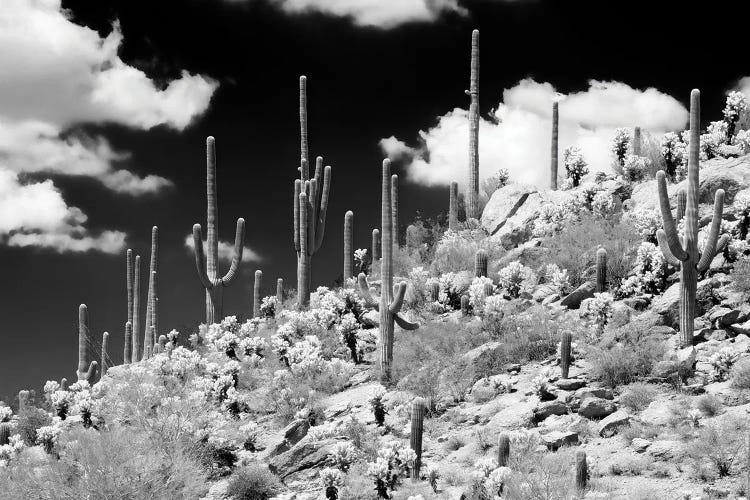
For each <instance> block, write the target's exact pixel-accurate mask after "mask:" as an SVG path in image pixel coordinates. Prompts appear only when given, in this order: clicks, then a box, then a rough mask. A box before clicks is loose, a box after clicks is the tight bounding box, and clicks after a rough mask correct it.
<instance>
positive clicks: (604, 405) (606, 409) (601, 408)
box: [578, 397, 617, 418]
mask: <svg viewBox="0 0 750 500" xmlns="http://www.w3.org/2000/svg"><path fill="white" fill-rule="evenodd" d="M616 411H617V406H615V403H614V402H612V401H610V400H608V399H602V398H597V397H591V398H586V399H584V400H583V401H581V406H580V407H579V408H578V414H579V415H580V416H582V417H586V418H604V417H606V416H608V415H611V414H613V413H614V412H616Z"/></svg>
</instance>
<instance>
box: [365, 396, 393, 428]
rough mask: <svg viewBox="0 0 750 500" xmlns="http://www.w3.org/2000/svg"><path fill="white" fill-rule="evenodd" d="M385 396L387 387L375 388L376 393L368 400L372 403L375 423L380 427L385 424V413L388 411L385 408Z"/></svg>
mask: <svg viewBox="0 0 750 500" xmlns="http://www.w3.org/2000/svg"><path fill="white" fill-rule="evenodd" d="M384 397H385V388H383V387H378V388H377V389H375V393H374V394H373V395H372V396H370V398H369V399H368V400H367V402H368V403H370V407H371V408H372V413H373V415H374V416H375V423H376V424H377V425H378V427H382V426H383V424H384V423H385V415H386V414H387V413H388V412H387V411H386V410H385V403H383V398H384Z"/></svg>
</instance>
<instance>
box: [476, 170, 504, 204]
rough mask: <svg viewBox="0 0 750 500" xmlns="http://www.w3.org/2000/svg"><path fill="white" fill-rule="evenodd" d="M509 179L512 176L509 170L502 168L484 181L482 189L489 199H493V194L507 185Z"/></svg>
mask: <svg viewBox="0 0 750 500" xmlns="http://www.w3.org/2000/svg"><path fill="white" fill-rule="evenodd" d="M509 179H510V174H509V173H508V170H506V169H504V168H501V169H500V170H498V171H497V172H495V173H494V174H492V175H491V176H489V177H487V178H486V179H485V180H484V181H482V189H484V193H485V194H486V195H487V198H488V199H489V198H492V194H493V193H494V192H495V191H497V190H498V189H500V188H501V187H503V186H505V185H507V184H508V180H509Z"/></svg>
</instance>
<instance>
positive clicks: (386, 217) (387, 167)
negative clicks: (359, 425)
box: [358, 159, 419, 382]
mask: <svg viewBox="0 0 750 500" xmlns="http://www.w3.org/2000/svg"><path fill="white" fill-rule="evenodd" d="M390 176H391V161H390V160H388V159H386V160H383V177H382V181H383V182H382V198H381V205H380V219H381V226H382V228H383V233H382V238H381V248H382V251H383V260H382V262H381V272H380V274H381V281H380V283H381V290H380V305H379V306H378V305H377V303H376V302H375V301H374V300H373V298H372V296H371V295H370V290H369V287H368V286H367V277H366V276H365V275H364V273H359V277H358V279H359V288H360V293H361V295H362V297H363V298H364V299H365V302H366V303H367V305H368V306H370V307H375V308H376V309H378V310H379V311H380V339H379V342H380V373H381V380H382V381H384V382H390V379H391V364H392V363H393V328H394V325H393V324H394V322H396V323H398V325H399V326H400V327H401V328H403V329H405V330H414V329H416V328H419V325H417V324H414V323H410V322H408V321H406V320H405V319H403V318H401V317H400V316H399V315H398V312H399V311H400V310H401V306H402V305H403V303H404V294H405V293H406V282H405V281H402V282H401V283H399V284H398V285H396V286H394V285H393V270H392V268H393V231H392V229H393V222H392V215H393V214H392V212H391V185H390Z"/></svg>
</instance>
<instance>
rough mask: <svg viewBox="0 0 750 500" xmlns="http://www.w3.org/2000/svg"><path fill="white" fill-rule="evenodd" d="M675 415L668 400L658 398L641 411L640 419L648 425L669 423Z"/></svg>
mask: <svg viewBox="0 0 750 500" xmlns="http://www.w3.org/2000/svg"><path fill="white" fill-rule="evenodd" d="M673 417H674V412H673V411H672V406H671V404H670V403H669V402H667V401H661V400H656V401H652V402H651V403H650V404H649V405H648V407H647V408H646V409H645V410H643V411H642V412H641V414H640V415H639V417H638V420H640V421H641V422H643V423H644V424H647V425H668V424H669V422H670V421H671V420H672V418H673Z"/></svg>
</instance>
